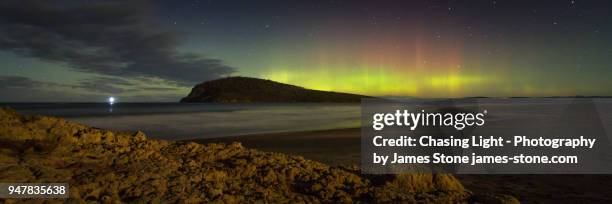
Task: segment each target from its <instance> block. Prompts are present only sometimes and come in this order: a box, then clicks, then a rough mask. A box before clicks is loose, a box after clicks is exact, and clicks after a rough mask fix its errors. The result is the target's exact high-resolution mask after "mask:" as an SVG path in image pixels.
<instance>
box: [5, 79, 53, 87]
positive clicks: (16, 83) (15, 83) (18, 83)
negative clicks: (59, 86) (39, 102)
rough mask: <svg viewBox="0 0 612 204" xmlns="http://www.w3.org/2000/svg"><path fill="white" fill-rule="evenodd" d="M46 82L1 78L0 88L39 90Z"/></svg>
mask: <svg viewBox="0 0 612 204" xmlns="http://www.w3.org/2000/svg"><path fill="white" fill-rule="evenodd" d="M45 84H46V83H45V82H40V81H36V80H32V79H30V78H28V77H22V76H0V87H2V88H3V89H5V88H39V87H41V86H44V85H45Z"/></svg>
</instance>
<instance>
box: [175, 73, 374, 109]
mask: <svg viewBox="0 0 612 204" xmlns="http://www.w3.org/2000/svg"><path fill="white" fill-rule="evenodd" d="M364 97H367V96H362V95H357V94H348V93H338V92H330V91H317V90H312V89H305V88H302V87H299V86H294V85H290V84H283V83H279V82H275V81H270V80H265V79H257V78H249V77H227V78H222V79H217V80H212V81H206V82H203V83H201V84H198V85H196V86H195V87H193V89H191V93H189V95H188V96H187V97H185V98H183V99H181V102H219V103H251V102H264V103H278V102H329V103H359V102H361V98H364Z"/></svg>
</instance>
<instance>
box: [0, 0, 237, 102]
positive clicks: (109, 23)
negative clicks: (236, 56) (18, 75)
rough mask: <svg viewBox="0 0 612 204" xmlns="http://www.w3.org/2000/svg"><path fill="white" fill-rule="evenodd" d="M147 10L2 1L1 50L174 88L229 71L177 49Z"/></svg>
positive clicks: (130, 5) (177, 39)
mask: <svg viewBox="0 0 612 204" xmlns="http://www.w3.org/2000/svg"><path fill="white" fill-rule="evenodd" d="M151 11H152V8H151V6H150V5H149V4H148V3H147V2H145V1H139V2H115V1H111V2H102V3H94V4H91V3H88V4H76V5H70V6H66V5H63V6H61V7H59V6H55V5H53V3H52V2H48V1H3V2H2V3H0V22H1V23H2V26H1V27H0V49H2V50H7V51H11V52H13V53H17V54H19V55H23V56H28V57H35V58H39V59H43V60H47V61H54V62H60V63H66V64H68V65H69V66H70V67H72V68H73V69H74V70H76V71H81V72H87V73H96V74H102V75H109V76H120V77H140V78H148V77H149V78H158V79H163V80H166V81H169V82H174V83H175V84H177V85H179V86H191V85H193V84H195V83H199V82H201V81H204V80H209V79H214V78H218V77H221V76H224V75H227V74H230V73H232V72H233V71H234V68H232V67H229V66H226V65H224V64H223V63H222V61H220V60H218V59H210V58H206V57H203V56H200V55H197V54H193V53H181V52H179V51H178V50H177V47H178V46H179V44H180V43H181V42H182V36H181V34H180V33H176V32H169V31H164V30H162V29H160V28H159V27H156V26H154V25H153V23H151V20H152V17H151ZM115 91H117V90H115Z"/></svg>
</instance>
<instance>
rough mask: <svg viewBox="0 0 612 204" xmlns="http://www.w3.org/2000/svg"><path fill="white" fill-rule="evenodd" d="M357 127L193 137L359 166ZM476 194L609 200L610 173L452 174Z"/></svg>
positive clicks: (549, 199)
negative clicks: (210, 137)
mask: <svg viewBox="0 0 612 204" xmlns="http://www.w3.org/2000/svg"><path fill="white" fill-rule="evenodd" d="M359 137H360V129H359V128H348V129H335V130H321V131H305V132H290V133H273V134H256V135H241V136H234V137H223V138H213V139H201V140H194V141H196V142H198V143H210V142H223V143H229V142H241V143H242V144H243V145H244V146H246V147H250V148H256V149H260V150H264V151H272V152H280V153H286V154H295V155H301V156H303V157H305V158H307V159H312V160H315V161H320V162H323V163H326V164H328V165H332V166H334V165H359V154H360V141H359ZM455 176H456V177H457V178H459V180H460V181H461V183H462V184H463V185H464V186H465V187H466V188H467V189H470V190H472V191H473V192H475V193H483V192H493V193H505V194H508V195H512V196H515V197H516V198H518V199H519V200H520V201H521V202H522V203H610V202H612V195H611V194H610V187H609V184H610V183H611V182H612V175H455Z"/></svg>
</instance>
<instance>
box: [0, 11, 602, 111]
mask: <svg viewBox="0 0 612 204" xmlns="http://www.w3.org/2000/svg"><path fill="white" fill-rule="evenodd" d="M611 17H612V2H611V1H584V0H575V1H571V0H568V1H565V0H557V1H503V0H498V1H468V0H466V1H436V0H426V1H371V2H358V1H227V0H225V1H137V2H134V1H132V2H128V3H126V2H122V1H21V0H20V1H2V2H1V3H0V25H1V26H0V102H15V101H23V102H25V101H30V102H31V101H37V102H44V101H94V102H103V101H105V100H106V98H107V97H109V96H115V97H116V98H117V99H118V100H119V101H142V102H145V101H178V100H179V99H180V98H181V97H183V96H185V95H186V94H187V93H189V90H190V89H191V87H192V86H193V85H195V84H197V83H200V82H202V81H206V80H211V79H216V78H220V77H225V76H249V77H258V78H264V79H271V80H275V81H279V82H284V83H290V84H295V85H299V86H303V87H306V88H312V89H318V90H330V91H340V92H351V93H358V94H366V95H375V96H416V97H467V96H498V97H507V96H571V95H612V89H611V88H610V87H612V80H610V78H611V76H612V47H611V45H612V24H611V23H612V18H611Z"/></svg>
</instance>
